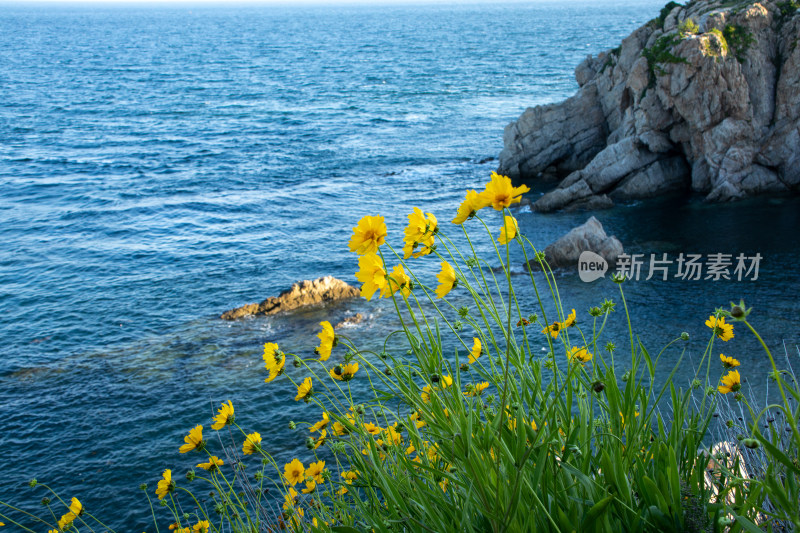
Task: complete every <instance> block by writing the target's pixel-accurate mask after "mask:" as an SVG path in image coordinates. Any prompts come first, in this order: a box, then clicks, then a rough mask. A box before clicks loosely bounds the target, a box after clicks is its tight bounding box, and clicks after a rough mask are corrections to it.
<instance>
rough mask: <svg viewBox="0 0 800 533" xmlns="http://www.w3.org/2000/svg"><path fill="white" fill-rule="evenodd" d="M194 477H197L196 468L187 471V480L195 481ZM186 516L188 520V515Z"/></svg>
mask: <svg viewBox="0 0 800 533" xmlns="http://www.w3.org/2000/svg"><path fill="white" fill-rule="evenodd" d="M194 477H195V473H194V470H189V471H188V472H186V479H187V480H189V481H194ZM184 518H187V520H188V517H184Z"/></svg>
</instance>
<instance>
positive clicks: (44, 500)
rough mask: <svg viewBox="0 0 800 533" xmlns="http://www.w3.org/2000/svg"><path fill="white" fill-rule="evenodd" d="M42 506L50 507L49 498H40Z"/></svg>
mask: <svg viewBox="0 0 800 533" xmlns="http://www.w3.org/2000/svg"><path fill="white" fill-rule="evenodd" d="M42 505H50V498H48V497H47V496H45V497H44V498H42Z"/></svg>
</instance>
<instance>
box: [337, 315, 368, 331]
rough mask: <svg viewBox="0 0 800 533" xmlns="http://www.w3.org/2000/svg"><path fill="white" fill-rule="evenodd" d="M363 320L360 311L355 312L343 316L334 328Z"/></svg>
mask: <svg viewBox="0 0 800 533" xmlns="http://www.w3.org/2000/svg"><path fill="white" fill-rule="evenodd" d="M363 321H364V315H362V314H361V313H356V314H355V315H350V316H348V317H345V318H344V320H342V321H341V322H339V323H338V324H336V326H334V328H336V329H339V328H341V327H345V326H355V325H356V324H360V323H361V322H363Z"/></svg>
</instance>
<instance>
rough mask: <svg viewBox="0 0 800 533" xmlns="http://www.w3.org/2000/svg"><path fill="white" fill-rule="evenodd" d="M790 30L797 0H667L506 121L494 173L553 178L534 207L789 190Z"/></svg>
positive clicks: (797, 34)
mask: <svg viewBox="0 0 800 533" xmlns="http://www.w3.org/2000/svg"><path fill="white" fill-rule="evenodd" d="M798 41H800V10H796V9H794V8H792V7H791V5H789V4H786V3H781V2H780V1H779V0H764V1H762V2H748V1H742V2H739V3H737V4H732V3H731V2H726V3H722V2H720V1H711V0H694V1H690V2H688V3H687V4H686V5H685V6H681V5H675V4H674V3H671V4H668V5H667V6H665V8H664V9H663V10H662V13H661V16H659V17H658V18H657V19H654V20H652V21H650V22H649V23H647V24H646V25H644V26H642V27H641V28H639V29H637V30H636V31H634V32H633V33H632V34H631V35H629V36H628V37H627V38H625V39H624V40H623V41H622V44H621V45H620V47H619V48H616V49H614V50H609V51H606V52H602V53H600V54H599V55H598V56H597V57H592V56H589V57H587V58H586V60H584V61H583V62H582V63H581V64H580V65H578V66H577V67H576V69H575V78H576V80H577V82H578V85H579V89H578V92H577V93H576V94H575V95H574V96H572V97H571V98H568V99H567V100H565V101H564V102H562V103H559V104H549V105H545V106H538V107H534V108H529V109H527V110H525V112H524V113H523V114H522V115H521V116H520V117H519V119H518V120H517V121H516V122H513V123H511V124H509V125H508V126H506V128H505V131H504V135H503V142H504V148H503V151H502V152H501V154H500V161H499V168H498V172H499V173H501V174H506V175H508V176H510V177H511V178H512V179H516V180H524V181H535V180H540V181H541V182H542V183H547V182H548V181H550V180H553V178H554V177H555V176H558V177H562V178H563V179H562V180H561V182H560V183H559V184H558V186H557V187H556V188H555V189H554V190H552V191H550V192H547V193H546V194H544V196H542V197H541V198H539V199H538V200H537V201H536V202H534V204H533V209H534V210H536V211H540V212H548V211H554V210H558V209H564V208H568V207H569V206H571V205H573V204H576V203H578V204H579V206H580V205H583V206H588V208H591V206H592V205H597V206H600V207H602V206H606V205H608V200H611V201H617V200H632V199H639V198H648V197H653V196H658V195H661V194H664V193H668V192H674V191H681V190H684V191H687V190H691V191H694V192H697V193H701V194H704V195H705V197H706V199H707V200H708V201H716V202H719V201H728V200H735V199H738V198H742V197H746V196H751V195H756V194H762V193H786V192H798V191H800V46H798ZM603 196H606V197H607V199H604V200H603V201H601V202H596V204H593V202H592V201H591V199H593V198H595V197H603ZM583 208H587V207H583Z"/></svg>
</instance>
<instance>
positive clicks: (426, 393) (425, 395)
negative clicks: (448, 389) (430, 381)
mask: <svg viewBox="0 0 800 533" xmlns="http://www.w3.org/2000/svg"><path fill="white" fill-rule="evenodd" d="M419 395H420V397H422V401H423V402H425V403H430V401H431V386H430V385H425V386H424V387H422V392H421V393H419Z"/></svg>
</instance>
